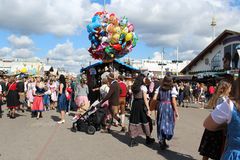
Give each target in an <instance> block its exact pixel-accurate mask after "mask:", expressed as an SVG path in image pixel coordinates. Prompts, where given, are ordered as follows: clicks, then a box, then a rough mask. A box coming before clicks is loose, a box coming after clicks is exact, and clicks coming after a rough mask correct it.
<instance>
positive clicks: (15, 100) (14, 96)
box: [6, 77, 20, 118]
mask: <svg viewBox="0 0 240 160" xmlns="http://www.w3.org/2000/svg"><path fill="white" fill-rule="evenodd" d="M6 98H7V107H8V108H9V109H10V112H9V117H10V118H15V110H16V108H17V107H19V105H20V102H19V95H18V92H17V83H16V81H15V78H14V77H10V79H9V83H8V84H7V93H6Z"/></svg>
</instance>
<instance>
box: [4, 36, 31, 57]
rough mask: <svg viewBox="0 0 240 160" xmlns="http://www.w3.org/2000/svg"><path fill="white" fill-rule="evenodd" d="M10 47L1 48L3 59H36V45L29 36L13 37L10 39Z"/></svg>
mask: <svg viewBox="0 0 240 160" xmlns="http://www.w3.org/2000/svg"><path fill="white" fill-rule="evenodd" d="M7 39H8V41H9V44H10V47H3V48H0V56H1V57H13V58H25V59H30V58H33V57H34V43H33V40H32V39H31V38H29V37H28V36H19V37H18V36H16V35H11V36H9V37H8V38H7Z"/></svg>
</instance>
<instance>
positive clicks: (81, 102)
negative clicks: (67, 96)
mask: <svg viewBox="0 0 240 160" xmlns="http://www.w3.org/2000/svg"><path fill="white" fill-rule="evenodd" d="M88 93H89V90H88V86H87V84H86V80H85V79H84V78H82V79H81V80H80V84H79V85H77V89H76V94H75V95H77V98H76V99H75V102H76V105H77V106H78V113H77V115H76V116H75V118H79V116H81V115H83V114H84V113H85V112H86V111H87V110H88V108H89V106H90V102H89V100H88Z"/></svg>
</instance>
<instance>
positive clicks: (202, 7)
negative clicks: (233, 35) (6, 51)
mask: <svg viewBox="0 0 240 160" xmlns="http://www.w3.org/2000/svg"><path fill="white" fill-rule="evenodd" d="M106 9H107V11H109V12H114V13H116V15H117V16H118V17H122V16H126V17H128V19H129V21H130V22H131V23H133V24H134V26H135V31H136V33H137V34H138V35H139V39H140V41H142V42H145V43H146V44H147V45H148V46H150V47H152V46H155V47H156V46H157V47H165V48H167V47H170V48H176V47H177V46H178V47H179V56H180V58H182V59H185V58H190V57H193V56H194V55H196V53H199V51H201V50H202V49H203V48H204V47H206V46H207V45H208V44H209V42H211V40H212V38H211V36H212V29H211V26H210V23H211V18H212V16H213V15H214V16H215V18H216V20H217V26H216V35H218V34H220V33H221V32H222V31H223V30H224V29H231V30H235V31H240V21H239V15H240V10H239V7H234V6H232V5H230V2H229V0H221V1H219V0H211V1H209V0H201V1H199V0H191V1H189V0H178V1H169V0H148V1H146V0H112V1H111V4H107V5H106ZM99 10H102V6H100V5H99V4H97V3H90V0H41V1H36V0H29V1H27V2H26V1H25V0H14V1H6V0H0V28H1V29H4V30H9V31H14V32H17V33H22V34H25V35H29V34H45V33H52V34H54V35H57V36H63V35H73V34H78V32H79V31H80V30H82V29H85V27H86V23H88V22H87V20H89V19H90V18H91V17H92V15H93V14H94V13H95V12H96V11H99ZM13 11H14V12H13ZM12 39H14V40H15V41H13V40H11V41H13V44H16V45H15V46H21V47H19V48H18V49H21V48H28V47H26V46H28V45H27V44H29V45H30V44H31V39H30V41H29V39H28V38H26V37H25V38H23V37H16V36H15V38H12ZM16 40H19V41H20V42H22V43H17V42H16ZM24 40H25V43H23V41H24ZM86 40H87V39H86ZM14 42H15V43H14ZM10 43H11V42H10ZM70 44H71V43H70V42H69V43H68V42H66V43H65V44H59V45H57V46H56V47H55V48H54V49H52V50H51V51H49V53H48V56H49V57H51V59H52V60H53V59H54V60H55V61H57V60H58V61H59V62H60V60H63V61H64V63H65V62H67V61H68V60H69V61H68V63H71V64H75V63H79V62H77V61H76V60H75V59H79V60H80V61H81V60H82V59H84V58H89V57H85V54H86V56H89V53H88V52H87V50H86V49H76V48H74V47H73V46H72V45H70ZM1 53H2V54H3V52H0V54H1ZM80 53H82V54H81V55H80ZM83 53H84V55H83ZM29 54H30V52H29ZM59 55H61V56H59ZM70 55H71V56H70ZM76 55H77V56H76ZM186 55H188V56H186ZM153 56H156V55H153ZM72 60H73V61H72ZM59 64H61V63H59ZM71 64H65V65H71Z"/></svg>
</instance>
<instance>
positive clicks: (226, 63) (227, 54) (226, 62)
mask: <svg viewBox="0 0 240 160" xmlns="http://www.w3.org/2000/svg"><path fill="white" fill-rule="evenodd" d="M231 51H232V45H228V46H226V47H224V57H223V68H224V69H227V70H228V69H231V60H232V54H231V53H232V52H231Z"/></svg>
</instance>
